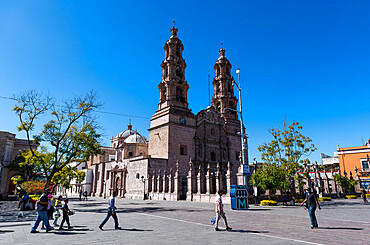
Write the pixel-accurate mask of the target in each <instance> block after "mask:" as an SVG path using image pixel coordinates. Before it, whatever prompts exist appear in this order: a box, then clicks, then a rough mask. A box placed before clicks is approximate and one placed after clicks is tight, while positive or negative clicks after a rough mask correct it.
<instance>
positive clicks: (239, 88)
mask: <svg viewBox="0 0 370 245" xmlns="http://www.w3.org/2000/svg"><path fill="white" fill-rule="evenodd" d="M236 73H237V74H238V83H239V84H237V83H235V82H234V81H233V85H234V84H235V85H236V87H237V89H238V91H239V114H240V137H241V143H242V154H241V155H242V167H243V171H242V173H243V182H244V183H243V184H244V185H247V176H246V173H244V169H245V168H246V165H245V152H244V151H245V148H246V143H245V142H244V136H245V134H244V124H243V114H242V96H241V90H242V89H241V86H240V69H239V68H238V70H236ZM248 167H249V166H248ZM248 172H249V171H248Z"/></svg>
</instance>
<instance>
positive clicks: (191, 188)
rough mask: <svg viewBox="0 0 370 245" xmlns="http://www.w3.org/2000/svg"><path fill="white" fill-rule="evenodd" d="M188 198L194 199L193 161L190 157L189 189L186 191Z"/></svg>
mask: <svg viewBox="0 0 370 245" xmlns="http://www.w3.org/2000/svg"><path fill="white" fill-rule="evenodd" d="M186 200H187V201H193V162H192V160H191V159H190V162H189V172H188V191H187V193H186Z"/></svg>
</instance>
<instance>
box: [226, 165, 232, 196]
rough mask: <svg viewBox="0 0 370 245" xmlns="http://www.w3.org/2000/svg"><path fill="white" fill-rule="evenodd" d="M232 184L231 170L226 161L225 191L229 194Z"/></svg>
mask: <svg viewBox="0 0 370 245" xmlns="http://www.w3.org/2000/svg"><path fill="white" fill-rule="evenodd" d="M231 185H232V172H231V165H230V162H227V172H226V193H227V195H230V190H231Z"/></svg>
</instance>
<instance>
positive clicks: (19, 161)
mask: <svg viewBox="0 0 370 245" xmlns="http://www.w3.org/2000/svg"><path fill="white" fill-rule="evenodd" d="M41 149H44V148H43V147H41ZM34 153H35V154H36V155H37V156H38V157H34V156H33V155H32V152H31V151H30V150H24V151H21V153H20V154H18V155H17V156H16V157H15V159H14V160H13V161H12V162H11V163H10V164H9V170H11V171H16V172H18V173H19V174H20V175H21V176H22V180H24V181H28V180H32V179H36V178H40V176H42V165H41V164H40V161H39V159H40V158H42V157H44V156H41V154H43V153H42V152H41V151H37V150H34ZM20 183H21V182H19V184H20Z"/></svg>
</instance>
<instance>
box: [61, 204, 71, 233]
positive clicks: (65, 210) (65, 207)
mask: <svg viewBox="0 0 370 245" xmlns="http://www.w3.org/2000/svg"><path fill="white" fill-rule="evenodd" d="M62 210H63V220H62V223H60V226H59V230H64V228H63V224H64V222H67V225H68V229H72V228H73V227H72V226H71V224H70V223H69V216H68V215H69V214H70V212H71V211H70V210H69V207H68V198H66V199H64V205H63V208H62Z"/></svg>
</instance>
